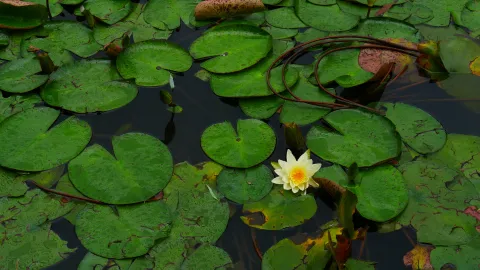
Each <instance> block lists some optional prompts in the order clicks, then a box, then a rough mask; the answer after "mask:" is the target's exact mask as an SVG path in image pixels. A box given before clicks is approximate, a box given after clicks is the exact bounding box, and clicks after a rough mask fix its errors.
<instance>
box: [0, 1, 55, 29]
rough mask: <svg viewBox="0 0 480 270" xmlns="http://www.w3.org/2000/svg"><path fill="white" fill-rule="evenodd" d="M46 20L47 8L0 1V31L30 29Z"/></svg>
mask: <svg viewBox="0 0 480 270" xmlns="http://www.w3.org/2000/svg"><path fill="white" fill-rule="evenodd" d="M47 19H48V12H47V7H46V6H44V5H38V4H36V3H31V2H26V1H25V2H24V1H20V0H1V1H0V29H1V28H6V29H32V28H35V27H37V26H40V25H42V24H43V23H44V22H46V21H47Z"/></svg>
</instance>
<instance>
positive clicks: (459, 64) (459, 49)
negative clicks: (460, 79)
mask: <svg viewBox="0 0 480 270" xmlns="http://www.w3.org/2000/svg"><path fill="white" fill-rule="evenodd" d="M439 48H440V58H441V59H442V62H443V65H444V66H445V68H446V69H447V71H448V72H451V73H467V74H468V73H472V71H471V70H470V63H471V62H472V61H473V60H475V58H477V57H479V56H480V45H478V44H477V43H475V41H473V40H470V39H468V38H465V37H456V38H454V39H450V40H446V41H440V43H439Z"/></svg>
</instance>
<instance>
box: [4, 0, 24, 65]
mask: <svg viewBox="0 0 480 270" xmlns="http://www.w3.org/2000/svg"><path fill="white" fill-rule="evenodd" d="M0 5H1V4H0ZM9 41H10V42H9V44H8V46H7V47H4V48H0V59H4V60H9V61H10V60H15V59H17V58H20V53H21V51H20V47H21V45H22V42H23V33H20V32H14V33H10V40H9Z"/></svg>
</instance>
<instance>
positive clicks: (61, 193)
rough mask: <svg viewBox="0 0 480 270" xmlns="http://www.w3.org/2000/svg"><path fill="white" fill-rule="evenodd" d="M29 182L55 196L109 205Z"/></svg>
mask: <svg viewBox="0 0 480 270" xmlns="http://www.w3.org/2000/svg"><path fill="white" fill-rule="evenodd" d="M28 182H29V183H32V184H33V185H35V186H36V187H37V188H39V189H41V190H43V191H45V192H47V193H53V194H56V195H60V196H63V197H67V198H71V199H75V200H79V201H84V202H89V203H94V204H102V205H107V203H104V202H101V201H97V200H94V199H90V198H86V197H80V196H76V195H72V194H68V193H65V192H62V191H58V190H55V189H51V188H46V187H44V186H41V185H39V184H38V183H37V182H35V181H33V180H28Z"/></svg>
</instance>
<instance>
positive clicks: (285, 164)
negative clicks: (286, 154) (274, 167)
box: [278, 159, 288, 169]
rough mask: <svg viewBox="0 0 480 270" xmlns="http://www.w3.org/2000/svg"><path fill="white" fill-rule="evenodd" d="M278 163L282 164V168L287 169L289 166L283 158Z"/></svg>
mask: <svg viewBox="0 0 480 270" xmlns="http://www.w3.org/2000/svg"><path fill="white" fill-rule="evenodd" d="M278 165H280V167H281V168H282V169H285V168H286V167H288V165H287V162H286V161H283V160H281V159H279V160H278Z"/></svg>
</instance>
